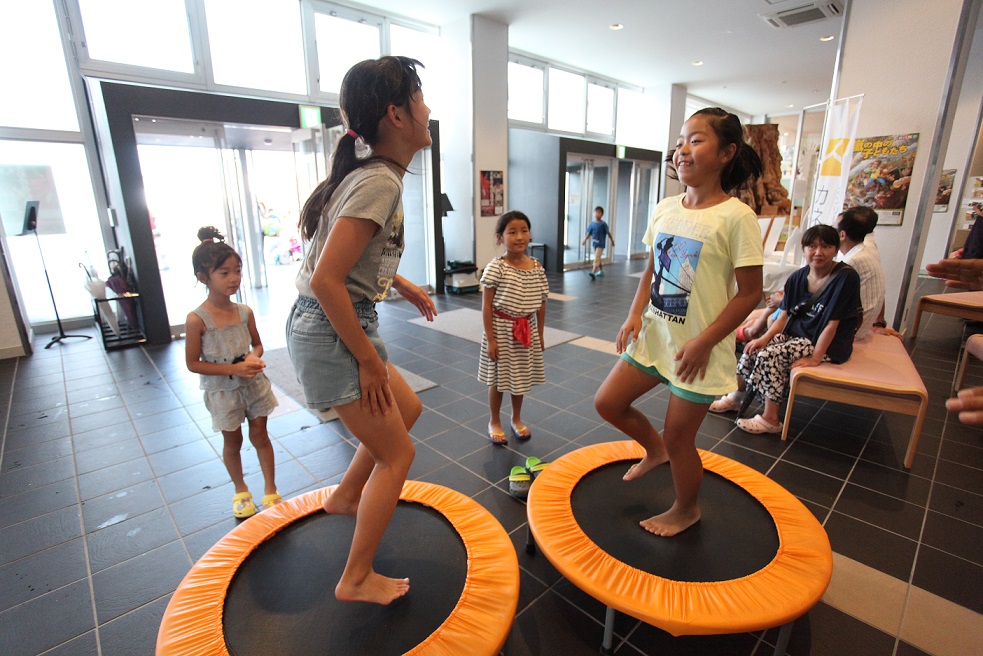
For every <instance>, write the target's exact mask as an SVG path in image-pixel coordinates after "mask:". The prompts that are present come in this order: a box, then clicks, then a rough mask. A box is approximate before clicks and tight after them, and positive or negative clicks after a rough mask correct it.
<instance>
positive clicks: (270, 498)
mask: <svg viewBox="0 0 983 656" xmlns="http://www.w3.org/2000/svg"><path fill="white" fill-rule="evenodd" d="M281 501H283V497H281V496H280V495H279V494H277V493H276V492H274V493H273V494H267V495H266V496H264V497H263V510H269V509H270V508H272V507H273V506H276V505H278V504H279V503H280V502H281Z"/></svg>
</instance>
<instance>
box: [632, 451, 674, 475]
mask: <svg viewBox="0 0 983 656" xmlns="http://www.w3.org/2000/svg"><path fill="white" fill-rule="evenodd" d="M664 462H669V454H667V453H665V452H663V453H662V455H661V456H657V457H649V456H648V455H647V454H646V456H645V457H644V458H642V459H641V460H639V461H638V462H636V463H635V464H634V465H632V466H631V467H629V468H628V471H627V472H625V475H624V476H622V477H621V480H623V481H633V480H635V479H636V478H640V477H642V476H644V475H645V474H647V473H648V472H650V471H651V470H653V469H655V468H656V467H658V466H659V465H661V464H662V463H664Z"/></svg>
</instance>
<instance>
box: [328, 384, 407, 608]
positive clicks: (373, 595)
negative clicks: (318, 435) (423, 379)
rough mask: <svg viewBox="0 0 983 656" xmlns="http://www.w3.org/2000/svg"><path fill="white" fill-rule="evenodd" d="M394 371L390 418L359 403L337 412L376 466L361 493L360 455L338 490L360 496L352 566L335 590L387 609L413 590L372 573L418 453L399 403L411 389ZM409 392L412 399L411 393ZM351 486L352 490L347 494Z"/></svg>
mask: <svg viewBox="0 0 983 656" xmlns="http://www.w3.org/2000/svg"><path fill="white" fill-rule="evenodd" d="M393 371H394V370H393V369H392V368H390V386H391V387H392V388H393V393H394V395H396V397H397V407H396V408H395V409H394V410H393V411H392V412H390V413H389V414H387V415H372V414H371V413H370V412H367V411H363V410H362V409H361V407H360V404H359V402H358V401H353V402H351V403H346V404H345V405H343V406H339V407H337V408H335V410H336V411H337V412H338V416H339V417H340V418H341V420H342V422H344V424H345V426H346V427H347V428H348V430H350V431H351V432H352V434H353V435H354V436H355V437H356V438H358V440H359V442H361V445H360V447H359V451H363V452H365V453H367V454H368V455H369V456H370V457H371V459H372V460H373V461H374V463H375V465H374V466H373V467H372V469H371V473H370V474H369V476H368V479H367V480H366V481H365V482H364V485H363V486H362V487H361V488H360V489H358V483H359V482H360V481H359V480H358V479H359V478H360V477H361V476H362V475H363V474H364V471H362V470H364V465H363V464H362V463H363V461H364V456H360V455H359V453H358V451H357V452H356V454H355V455H356V459H357V460H358V462H355V461H353V463H352V464H353V467H356V468H358V469H359V471H356V472H352V471H351V469H350V470H349V472H351V474H352V475H351V476H349V474H347V473H346V475H345V478H344V479H342V483H341V484H340V485H339V490H341V491H342V492H343V493H344V494H349V495H354V494H357V493H358V492H360V493H361V497H360V498H359V499H358V501H357V510H356V512H355V534H354V536H353V537H352V547H351V551H350V552H349V554H348V562H347V563H346V564H345V571H344V572H343V573H342V575H341V580H340V581H339V582H338V585H337V586H336V587H335V597H337V598H338V600H339V601H367V602H373V603H377V604H383V605H385V604H388V603H390V602H391V601H393V600H394V599H396V598H398V597H401V596H403V595H404V594H406V592H407V591H408V590H409V587H410V582H409V579H396V578H389V577H386V576H382V575H381V574H379V573H377V572H375V571H374V570H373V569H372V560H373V558H375V553H376V550H377V549H378V548H379V543H380V542H381V541H382V536H383V534H384V533H385V532H386V527H387V526H388V525H389V520H390V518H391V517H392V514H393V511H394V510H395V509H396V503H397V502H398V501H399V494H400V491H401V490H402V488H403V483H404V482H405V481H406V474H407V472H408V471H409V469H410V465H411V464H412V463H413V456H414V453H415V449H414V447H413V443H412V441H411V440H410V435H409V432H408V431H407V430H406V424H405V423H404V420H403V417H402V415H401V413H400V410H399V401H398V398H399V397H400V395H401V394H403V393H404V392H402V391H401V390H400V388H401V387H405V389H406V390H409V387H408V386H407V385H406V382H405V381H403V380H402V378H401V377H400V378H399V379H398V381H396V382H395V384H394V382H393V378H392V372H393ZM397 375H398V374H397ZM409 393H410V394H412V391H410V392H409ZM414 421H415V417H414ZM346 485H347V486H348V487H349V488H352V489H348V490H344V489H342V488H344V487H345V486H346ZM356 490H357V491H356ZM335 494H337V491H336V492H335ZM332 496H333V495H332ZM329 499H330V497H329ZM326 505H327V504H326Z"/></svg>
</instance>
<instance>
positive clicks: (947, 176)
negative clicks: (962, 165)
mask: <svg viewBox="0 0 983 656" xmlns="http://www.w3.org/2000/svg"><path fill="white" fill-rule="evenodd" d="M955 177H956V169H942V177H940V178H939V189H938V191H936V192H935V208H934V209H933V210H932V211H933V212H945V211H947V210H948V209H949V197H950V196H952V181H953V180H954V179H955Z"/></svg>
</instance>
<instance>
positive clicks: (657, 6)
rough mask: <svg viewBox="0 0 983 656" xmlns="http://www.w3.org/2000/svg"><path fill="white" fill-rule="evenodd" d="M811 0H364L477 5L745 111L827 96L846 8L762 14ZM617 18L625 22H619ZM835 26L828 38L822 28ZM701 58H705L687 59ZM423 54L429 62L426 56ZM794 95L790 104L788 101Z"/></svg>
mask: <svg viewBox="0 0 983 656" xmlns="http://www.w3.org/2000/svg"><path fill="white" fill-rule="evenodd" d="M809 2H810V0H361V2H360V4H361V5H362V6H364V7H367V8H376V9H377V10H379V11H380V13H383V14H386V15H390V16H403V17H405V18H412V19H415V20H418V21H422V22H425V23H429V24H432V25H444V24H447V23H451V22H456V21H459V20H462V19H464V18H466V17H467V16H469V15H471V14H481V15H484V16H488V17H490V18H493V19H495V20H498V21H500V22H503V23H506V24H507V25H508V26H509V47H510V49H512V50H517V51H522V52H525V53H528V54H531V55H538V56H539V57H542V58H545V59H548V60H550V61H553V62H557V63H562V64H567V65H569V66H571V67H573V68H575V69H579V70H583V71H586V72H590V73H596V74H598V75H600V76H603V77H607V78H613V79H615V80H618V81H621V82H626V83H628V84H630V85H634V86H638V87H643V88H645V87H658V86H663V85H666V84H684V85H686V87H687V89H688V91H689V93H691V94H693V95H696V96H700V97H702V98H705V99H707V100H711V101H713V102H715V103H718V104H721V105H724V106H727V107H730V108H732V109H736V110H740V111H742V112H745V113H747V114H752V115H761V114H783V113H789V112H792V111H796V110H799V109H801V108H802V107H804V106H808V105H814V104H817V103H821V102H823V101H825V100H826V99H827V98H828V97H829V92H830V87H831V84H832V78H833V67H834V64H835V60H836V50H837V48H838V44H839V37H840V27H841V25H842V18H831V19H826V20H822V21H818V22H815V23H809V24H806V25H801V26H798V27H792V28H786V29H780V30H779V29H775V28H773V27H771V26H769V25H768V24H767V23H766V22H765V21H764V20H762V19H761V18H760V17H759V14H767V13H773V12H776V11H782V10H787V9H793V8H796V7H800V6H803V5H807V4H809ZM612 23H621V24H623V25H624V29H622V30H619V31H613V30H611V29H609V28H608V26H609V25H611V24H612ZM826 35H835V36H836V38H835V39H834V40H832V41H829V42H825V43H824V42H821V41H819V37H821V36H826ZM695 60H701V61H703V62H704V64H703V65H702V66H698V67H697V66H693V65H692V63H691V62H693V61H695ZM424 64H426V62H424ZM789 105H792V107H791V108H789Z"/></svg>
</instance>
